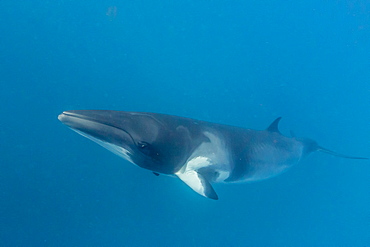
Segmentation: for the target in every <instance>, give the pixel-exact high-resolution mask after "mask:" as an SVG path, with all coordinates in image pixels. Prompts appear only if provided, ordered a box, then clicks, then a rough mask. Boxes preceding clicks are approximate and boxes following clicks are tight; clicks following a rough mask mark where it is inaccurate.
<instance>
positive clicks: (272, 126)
mask: <svg viewBox="0 0 370 247" xmlns="http://www.w3.org/2000/svg"><path fill="white" fill-rule="evenodd" d="M280 120H281V117H278V118H277V119H275V120H274V122H272V123H271V124H270V126H269V127H268V128H267V129H266V130H267V131H270V132H276V133H279V134H281V133H280V131H279V122H280Z"/></svg>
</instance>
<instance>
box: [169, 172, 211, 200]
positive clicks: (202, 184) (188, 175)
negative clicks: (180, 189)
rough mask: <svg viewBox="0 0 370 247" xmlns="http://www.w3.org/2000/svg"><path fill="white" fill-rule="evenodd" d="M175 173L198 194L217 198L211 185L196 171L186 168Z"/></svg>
mask: <svg viewBox="0 0 370 247" xmlns="http://www.w3.org/2000/svg"><path fill="white" fill-rule="evenodd" d="M176 175H177V176H178V177H179V178H180V179H181V180H182V181H183V182H184V183H186V184H187V185H188V186H189V187H190V188H192V189H193V190H194V191H195V192H197V193H198V194H200V195H202V196H204V197H207V198H210V199H213V200H218V196H217V194H216V192H215V190H214V189H213V187H212V185H211V184H210V183H209V182H208V180H207V179H206V178H204V177H203V176H202V174H200V173H198V172H197V171H194V170H187V171H185V172H177V173H176Z"/></svg>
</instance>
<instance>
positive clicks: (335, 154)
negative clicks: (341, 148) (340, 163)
mask: <svg viewBox="0 0 370 247" xmlns="http://www.w3.org/2000/svg"><path fill="white" fill-rule="evenodd" d="M317 151H319V152H322V153H327V154H330V155H334V156H337V157H342V158H346V159H357V160H368V159H369V158H365V157H355V156H348V155H344V154H339V153H337V152H334V151H331V150H329V149H326V148H323V147H320V146H318V147H317Z"/></svg>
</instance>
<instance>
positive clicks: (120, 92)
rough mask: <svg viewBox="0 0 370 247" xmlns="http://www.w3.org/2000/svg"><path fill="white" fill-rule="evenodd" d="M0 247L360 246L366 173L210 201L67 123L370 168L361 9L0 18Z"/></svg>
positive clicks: (125, 8) (144, 8)
mask: <svg viewBox="0 0 370 247" xmlns="http://www.w3.org/2000/svg"><path fill="white" fill-rule="evenodd" d="M0 61H1V62H0V82H1V83H0V103H1V106H0V120H1V121H0V122H1V128H0V246H370V162H369V161H368V160H349V159H342V158H337V157H332V156H329V155H326V154H323V153H314V154H312V155H311V156H309V157H308V158H307V159H305V160H304V161H303V162H301V163H300V164H299V165H298V166H295V167H294V168H292V169H291V170H290V171H288V172H287V173H285V174H283V175H280V176H278V177H276V178H272V179H269V180H266V181H263V182H257V183H251V184H215V185H214V188H215V190H216V191H217V193H218V195H219V197H220V200H219V201H213V200H209V199H205V198H203V197H201V196H199V195H197V194H196V193H194V192H193V191H192V190H191V189H189V188H188V187H187V186H186V185H185V184H183V183H182V182H181V181H179V180H178V179H175V178H171V177H167V176H159V177H156V176H154V175H153V174H152V173H151V172H150V171H147V170H144V169H140V168H138V167H135V166H133V165H131V164H130V163H128V162H127V161H125V160H123V159H121V158H120V157H118V156H115V155H113V154H112V153H110V152H108V151H106V150H105V149H103V148H101V147H100V146H98V145H96V144H95V143H93V142H91V141H89V140H87V139H86V138H83V137H81V136H78V135H77V134H75V133H74V132H72V131H70V130H69V129H68V128H66V126H63V125H62V124H61V123H60V122H59V121H58V119H57V116H58V114H60V113H61V112H62V111H64V110H73V109H111V110H123V111H145V112H159V113H166V114H173V115H178V116H185V117H191V118H196V119H200V120H206V121H212V122H217V123H223V124H229V125H236V126H240V127H246V128H253V129H265V128H266V127H267V126H268V125H269V124H270V123H271V122H272V121H273V120H274V119H275V118H276V117H279V116H282V117H283V119H282V121H281V124H280V128H281V131H282V132H283V133H285V134H287V135H288V134H289V131H290V130H293V131H294V132H295V133H296V135H297V136H302V137H310V138H312V139H314V140H316V141H318V143H319V144H320V145H322V146H324V147H327V148H329V149H332V150H335V151H337V152H340V153H344V154H348V155H354V156H365V157H369V156H370V141H369V140H370V3H369V1H366V0H347V1H345V0H338V1H319V0H313V1H298V2H297V1H264V0H261V1H260V0H258V1H195V0H188V1H172V0H171V1H169V0H162V1H149V0H137V1H126V0H122V1H117V0H112V1H79V0H76V1H71V0H70V1H69V0H55V1H40V0H34V1H24V0H23V1H21V0H20V1H10V0H2V1H1V2H0Z"/></svg>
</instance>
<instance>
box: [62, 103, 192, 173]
mask: <svg viewBox="0 0 370 247" xmlns="http://www.w3.org/2000/svg"><path fill="white" fill-rule="evenodd" d="M167 117H168V116H167V115H162V114H154V113H135V112H121V111H120V112H118V111H105V110H77V111H65V112H63V113H62V114H60V115H59V116H58V119H59V120H60V121H61V122H62V123H64V124H65V125H67V126H68V127H70V128H71V129H73V130H74V131H76V132H77V133H79V134H81V135H83V136H85V137H87V138H89V139H91V140H93V141H95V142H96V143H98V144H100V145H101V146H103V147H105V148H107V149H108V150H110V151H112V152H113V153H115V154H117V155H119V156H121V157H123V158H125V159H126V160H128V161H130V162H132V163H134V164H136V165H138V166H140V167H142V168H145V169H148V170H151V171H154V172H159V173H164V174H173V173H175V172H176V171H177V170H179V169H180V168H181V166H182V165H183V164H184V163H185V161H186V159H187V156H186V154H187V153H188V152H189V150H190V149H192V147H191V140H192V137H191V134H190V132H189V130H188V129H186V128H185V127H182V126H179V125H178V124H176V122H173V121H166V118H167Z"/></svg>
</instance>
